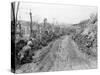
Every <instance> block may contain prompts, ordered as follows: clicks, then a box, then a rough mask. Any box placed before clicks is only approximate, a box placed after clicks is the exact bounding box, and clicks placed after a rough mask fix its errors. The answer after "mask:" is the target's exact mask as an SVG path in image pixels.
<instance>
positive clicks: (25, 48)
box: [18, 41, 32, 60]
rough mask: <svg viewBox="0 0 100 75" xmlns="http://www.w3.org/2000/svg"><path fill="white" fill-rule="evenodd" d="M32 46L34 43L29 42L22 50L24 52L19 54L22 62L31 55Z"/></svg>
mask: <svg viewBox="0 0 100 75" xmlns="http://www.w3.org/2000/svg"><path fill="white" fill-rule="evenodd" d="M31 45H32V41H28V42H27V45H25V46H24V47H23V48H22V50H21V51H20V52H19V53H18V56H20V60H22V59H23V58H24V56H26V55H29V53H30V52H31Z"/></svg>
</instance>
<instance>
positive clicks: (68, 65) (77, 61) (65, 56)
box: [16, 36, 97, 73]
mask: <svg viewBox="0 0 100 75" xmlns="http://www.w3.org/2000/svg"><path fill="white" fill-rule="evenodd" d="M52 44H53V45H52V47H51V48H50V51H49V52H48V53H47V54H46V55H45V57H44V58H43V60H41V61H40V62H39V64H38V65H36V64H35V63H30V64H25V65H24V66H22V67H21V68H20V69H19V70H17V71H16V72H17V73H19V72H47V71H63V70H74V69H89V68H96V67H97V65H96V64H97V61H96V60H91V59H89V58H88V57H87V56H86V55H85V54H83V53H82V52H80V51H79V50H78V47H77V45H76V44H75V42H74V41H72V40H71V38H70V37H69V36H64V37H63V38H62V39H57V40H56V41H54V42H53V43H52Z"/></svg>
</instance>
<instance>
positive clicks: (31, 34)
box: [30, 11, 32, 37]
mask: <svg viewBox="0 0 100 75" xmlns="http://www.w3.org/2000/svg"><path fill="white" fill-rule="evenodd" d="M30 37H32V12H31V11H30Z"/></svg>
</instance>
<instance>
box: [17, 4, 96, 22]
mask: <svg viewBox="0 0 100 75" xmlns="http://www.w3.org/2000/svg"><path fill="white" fill-rule="evenodd" d="M30 11H31V12H32V19H33V21H38V22H43V19H44V18H47V21H48V22H50V23H67V24H75V23H79V22H80V21H82V20H85V19H88V18H89V16H90V15H91V14H92V13H97V7H94V6H78V5H65V4H64V5H63V4H48V3H47V4H46V3H29V2H28V3H27V2H20V5H19V11H18V20H26V21H30V15H29V13H30Z"/></svg>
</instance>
